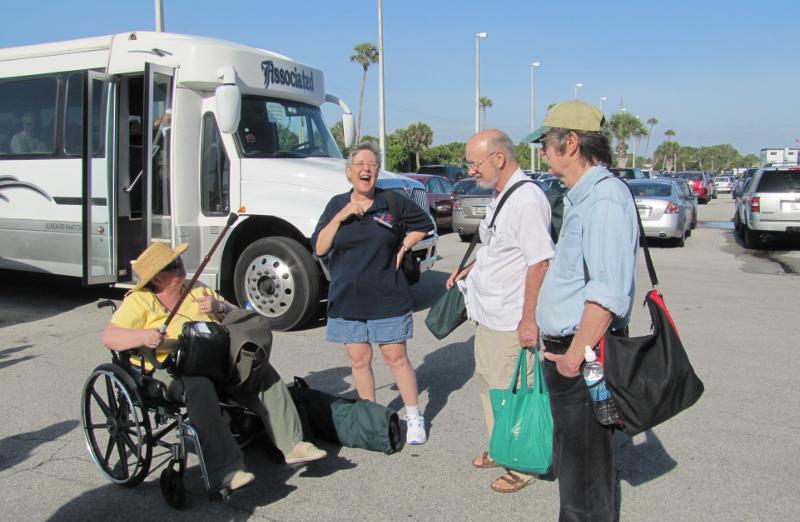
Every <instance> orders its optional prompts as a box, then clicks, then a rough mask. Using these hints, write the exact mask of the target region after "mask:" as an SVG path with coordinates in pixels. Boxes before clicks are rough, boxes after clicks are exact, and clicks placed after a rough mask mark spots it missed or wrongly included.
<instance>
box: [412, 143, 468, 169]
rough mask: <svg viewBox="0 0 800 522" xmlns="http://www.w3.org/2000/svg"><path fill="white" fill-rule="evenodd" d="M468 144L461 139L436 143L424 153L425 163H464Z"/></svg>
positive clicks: (423, 161)
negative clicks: (440, 143)
mask: <svg viewBox="0 0 800 522" xmlns="http://www.w3.org/2000/svg"><path fill="white" fill-rule="evenodd" d="M466 148H467V145H466V143H464V142H461V141H453V142H450V143H445V144H443V145H436V146H435V147H431V148H430V149H428V150H426V151H425V152H424V153H423V154H422V159H421V161H422V164H423V165H458V166H462V165H464V161H465V154H466Z"/></svg>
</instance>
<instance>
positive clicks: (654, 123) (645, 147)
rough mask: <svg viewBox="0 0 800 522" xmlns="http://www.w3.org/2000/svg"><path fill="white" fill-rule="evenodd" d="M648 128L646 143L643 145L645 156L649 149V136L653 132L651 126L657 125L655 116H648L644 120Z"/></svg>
mask: <svg viewBox="0 0 800 522" xmlns="http://www.w3.org/2000/svg"><path fill="white" fill-rule="evenodd" d="M646 123H647V124H648V125H649V126H650V129H649V130H648V131H647V145H645V146H644V155H645V156H647V151H648V150H650V136H651V135H652V134H653V127H655V126H656V125H658V120H657V119H656V118H655V117H652V118H648V119H647V122H646Z"/></svg>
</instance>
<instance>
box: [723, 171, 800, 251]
mask: <svg viewBox="0 0 800 522" xmlns="http://www.w3.org/2000/svg"><path fill="white" fill-rule="evenodd" d="M734 223H735V225H736V229H737V230H738V231H739V232H740V233H742V234H743V235H744V246H745V247H747V248H759V247H760V246H761V245H762V244H763V242H764V241H765V240H767V239H777V238H786V237H790V236H797V237H800V166H794V167H764V168H762V169H759V170H758V171H757V172H756V173H755V174H754V175H753V179H752V180H750V182H749V183H748V184H747V185H746V186H745V187H744V193H743V194H742V196H741V198H740V199H739V200H738V201H737V206H736V215H735V216H734Z"/></svg>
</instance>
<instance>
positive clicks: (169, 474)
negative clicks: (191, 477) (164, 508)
mask: <svg viewBox="0 0 800 522" xmlns="http://www.w3.org/2000/svg"><path fill="white" fill-rule="evenodd" d="M158 483H159V485H160V486H161V496H162V497H164V500H165V501H166V503H167V505H168V506H169V507H171V508H172V509H182V508H183V507H184V506H185V505H186V486H184V485H183V473H181V472H180V471H178V470H176V469H174V468H173V467H172V466H170V467H168V468H166V469H165V470H164V471H162V472H161V478H160V479H159V481H158Z"/></svg>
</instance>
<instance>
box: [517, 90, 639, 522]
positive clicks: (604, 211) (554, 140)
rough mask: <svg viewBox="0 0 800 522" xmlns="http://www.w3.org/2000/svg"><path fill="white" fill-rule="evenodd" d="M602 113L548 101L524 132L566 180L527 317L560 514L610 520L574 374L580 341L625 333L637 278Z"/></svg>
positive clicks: (630, 211) (602, 456) (631, 214)
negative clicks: (533, 329) (547, 407)
mask: <svg viewBox="0 0 800 522" xmlns="http://www.w3.org/2000/svg"><path fill="white" fill-rule="evenodd" d="M604 121H605V119H604V118H603V113H602V112H601V111H600V110H598V109H597V108H596V107H594V106H592V105H589V104H587V103H584V102H581V101H577V100H575V101H568V102H563V103H559V104H557V105H555V106H554V107H553V108H552V109H550V111H549V112H548V114H547V116H546V117H545V120H544V123H543V126H542V127H541V128H539V129H538V130H536V131H534V133H533V134H531V135H530V136H529V137H528V138H527V140H526V141H532V142H538V143H541V145H542V155H543V156H545V157H546V159H547V162H548V164H549V165H550V171H551V172H552V173H553V174H555V175H556V176H558V177H559V178H561V180H562V181H563V182H564V184H565V185H566V186H567V187H568V188H569V189H570V190H569V192H567V194H566V195H565V200H564V203H565V207H564V208H565V211H564V221H563V224H562V228H561V232H560V234H559V241H558V244H557V245H556V251H555V257H554V259H553V261H552V263H551V265H550V269H549V270H548V272H547V275H546V276H545V279H544V282H543V283H542V288H541V291H540V293H539V300H538V304H537V308H536V319H537V322H538V324H539V329H540V331H541V334H542V341H543V344H544V348H545V354H544V357H545V359H546V361H545V366H544V369H545V370H544V371H545V376H546V378H547V382H548V385H549V389H550V401H551V409H552V412H553V421H554V468H555V471H556V473H557V475H558V482H559V497H560V503H561V506H560V515H559V520H561V521H571V520H576V521H577V520H597V521H601V520H609V521H611V520H614V519H615V515H616V510H617V507H616V505H615V490H616V487H617V480H616V463H615V461H614V453H613V448H612V443H611V436H612V432H613V429H612V428H611V427H609V426H604V425H602V424H600V423H599V422H598V421H597V420H596V418H595V415H594V412H593V410H592V405H591V402H590V399H589V395H588V393H587V391H586V385H585V383H584V382H583V378H582V376H581V365H582V364H583V360H584V348H585V347H586V346H592V347H593V346H595V345H597V343H598V342H599V341H600V339H601V338H602V336H603V335H604V334H605V332H606V331H607V330H609V329H610V330H611V331H612V333H614V332H624V331H625V329H626V326H627V324H628V320H629V318H630V313H631V307H632V304H633V292H634V283H635V277H636V251H637V248H638V244H639V229H638V221H637V216H636V212H637V211H636V206H635V204H634V201H633V198H632V196H631V194H630V192H629V189H628V188H627V187H626V186H625V184H624V182H623V181H621V180H619V179H615V177H614V176H613V175H612V174H611V173H610V172H609V171H608V169H607V167H608V166H609V165H610V164H611V148H610V145H609V142H608V137H607V136H606V135H605V134H604V133H603V132H602V125H603V123H604Z"/></svg>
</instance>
